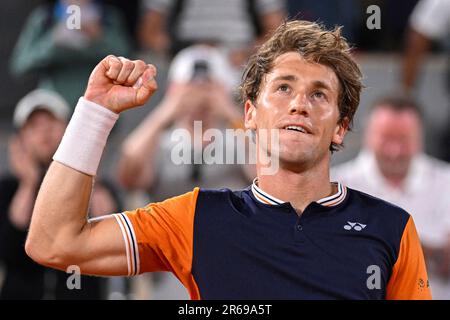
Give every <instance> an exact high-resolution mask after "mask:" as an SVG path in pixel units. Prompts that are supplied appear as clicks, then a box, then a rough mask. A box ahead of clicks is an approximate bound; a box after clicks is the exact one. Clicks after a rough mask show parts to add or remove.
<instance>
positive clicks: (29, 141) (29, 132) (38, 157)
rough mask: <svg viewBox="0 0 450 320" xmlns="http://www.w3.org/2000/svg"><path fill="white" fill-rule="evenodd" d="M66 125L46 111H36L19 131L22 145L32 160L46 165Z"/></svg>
mask: <svg viewBox="0 0 450 320" xmlns="http://www.w3.org/2000/svg"><path fill="white" fill-rule="evenodd" d="M65 128H66V123H65V122H64V121H63V120H60V119H58V118H56V117H55V116H54V115H53V114H51V113H50V112H48V111H46V110H36V111H34V112H33V113H32V114H31V115H30V116H29V117H28V119H27V121H26V122H25V124H24V125H23V127H22V128H21V129H20V132H19V136H20V138H21V141H22V143H23V144H24V146H25V147H26V148H27V150H29V151H30V153H31V155H32V156H33V158H34V160H35V161H36V162H38V163H40V164H41V165H48V164H49V163H50V161H51V159H52V156H53V154H54V153H55V151H56V149H57V147H58V145H59V142H60V141H61V138H62V136H63V134H64V130H65Z"/></svg>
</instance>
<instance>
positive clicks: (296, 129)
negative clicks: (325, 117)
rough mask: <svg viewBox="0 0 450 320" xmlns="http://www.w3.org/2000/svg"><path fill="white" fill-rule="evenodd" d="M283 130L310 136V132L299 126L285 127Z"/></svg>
mask: <svg viewBox="0 0 450 320" xmlns="http://www.w3.org/2000/svg"><path fill="white" fill-rule="evenodd" d="M283 129H284V130H289V131H295V132H299V133H304V134H311V131H310V130H308V129H307V128H305V127H303V126H299V125H287V126H285V127H283Z"/></svg>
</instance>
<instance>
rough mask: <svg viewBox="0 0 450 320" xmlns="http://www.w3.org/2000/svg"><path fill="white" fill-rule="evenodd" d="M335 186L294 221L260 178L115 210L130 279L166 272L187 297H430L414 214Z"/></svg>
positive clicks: (291, 211) (293, 213)
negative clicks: (234, 187)
mask: <svg viewBox="0 0 450 320" xmlns="http://www.w3.org/2000/svg"><path fill="white" fill-rule="evenodd" d="M337 190H338V191H337V193H336V194H334V195H332V196H329V197H326V198H323V199H321V200H318V201H315V202H312V203H310V204H309V205H308V206H307V207H306V208H305V210H304V212H303V213H302V214H301V215H298V214H297V212H296V211H295V210H294V208H293V207H292V206H291V204H290V203H288V202H283V201H281V200H279V199H277V198H275V197H273V196H271V195H269V194H267V193H266V192H264V191H263V190H261V189H260V188H259V187H258V186H257V181H255V182H254V183H253V185H252V186H250V187H248V188H246V189H244V190H239V191H231V190H229V189H221V190H205V189H199V188H195V189H194V190H193V191H191V192H188V193H186V194H183V195H180V196H177V197H173V198H170V199H168V200H165V201H163V202H159V203H152V204H149V205H147V206H146V207H144V208H140V209H137V210H134V211H127V212H123V213H119V214H115V217H116V219H117V222H118V223H119V225H120V228H121V230H122V234H123V238H124V240H125V245H126V255H127V260H128V273H129V275H130V276H131V275H137V274H140V273H144V272H151V271H170V272H173V273H174V274H175V276H176V277H177V278H178V279H179V280H180V281H181V282H182V283H183V285H184V286H185V287H186V289H187V290H188V291H189V293H190V296H191V298H192V299H431V292H430V288H429V284H428V277H427V272H426V268H425V262H424V257H423V253H422V249H421V246H420V243H419V238H418V235H417V232H416V228H415V226H414V222H413V219H412V217H411V216H410V215H409V214H408V213H407V212H405V211H404V210H402V209H401V208H399V207H397V206H395V205H393V204H390V203H388V202H385V201H382V200H380V199H377V198H375V197H372V196H370V195H367V194H365V193H362V192H359V191H356V190H352V189H350V188H347V187H345V186H343V185H341V184H340V183H337Z"/></svg>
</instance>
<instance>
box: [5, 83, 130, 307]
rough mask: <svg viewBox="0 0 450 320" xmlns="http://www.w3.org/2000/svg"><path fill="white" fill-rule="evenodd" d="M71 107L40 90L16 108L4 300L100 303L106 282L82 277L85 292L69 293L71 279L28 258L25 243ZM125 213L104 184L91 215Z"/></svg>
mask: <svg viewBox="0 0 450 320" xmlns="http://www.w3.org/2000/svg"><path fill="white" fill-rule="evenodd" d="M69 115H70V108H69V107H68V105H67V103H66V102H65V101H64V100H63V99H62V97H60V96H59V95H58V94H56V93H54V92H51V91H48V90H45V89H37V90H35V91H32V92H30V93H29V94H28V95H26V96H25V97H24V98H22V100H21V101H19V103H18V104H17V107H16V110H15V112H14V117H13V122H14V126H15V127H16V128H17V133H16V134H15V135H14V136H13V137H12V138H11V140H10V144H9V159H10V169H11V174H10V175H7V176H3V177H1V178H0V260H1V261H2V262H3V264H4V267H5V269H6V270H5V278H4V281H3V285H2V287H1V291H0V299H43V298H53V299H100V298H102V297H104V296H105V293H106V292H104V291H103V290H104V287H105V281H106V280H105V279H103V278H93V277H86V276H83V277H82V278H81V285H82V288H81V290H69V289H67V285H66V281H67V278H68V274H67V273H65V272H61V271H54V270H52V269H46V268H43V267H42V266H40V265H38V264H36V263H35V262H33V261H32V260H31V259H30V258H29V257H28V256H27V255H26V253H25V250H24V243H25V239H26V235H27V229H28V226H29V223H30V219H31V213H32V210H33V206H34V202H35V199H36V196H37V191H38V188H39V185H40V184H41V181H42V179H43V177H44V174H45V171H46V169H47V167H48V165H49V164H50V162H51V159H52V156H53V154H54V152H55V150H56V148H57V147H58V144H59V141H60V140H61V138H62V135H63V133H64V130H65V127H66V123H67V120H68V118H69ZM118 210H121V208H120V203H119V201H118V200H117V197H116V196H115V194H114V191H113V189H112V188H111V187H110V186H109V185H108V184H107V183H105V182H97V185H96V187H95V188H94V191H93V194H92V199H91V206H90V210H89V212H90V214H91V215H93V216H96V215H102V214H105V213H110V212H117V211H118Z"/></svg>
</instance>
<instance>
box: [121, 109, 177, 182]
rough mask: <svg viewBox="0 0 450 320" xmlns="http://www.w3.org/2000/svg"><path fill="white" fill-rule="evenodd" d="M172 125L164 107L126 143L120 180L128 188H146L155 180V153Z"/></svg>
mask: <svg viewBox="0 0 450 320" xmlns="http://www.w3.org/2000/svg"><path fill="white" fill-rule="evenodd" d="M168 125H170V119H168V117H167V115H165V114H164V106H160V107H158V108H157V109H156V110H155V111H154V112H153V113H152V114H150V115H149V116H148V117H147V118H146V119H145V120H144V121H143V122H142V123H141V124H140V125H139V126H138V127H137V128H136V129H135V130H134V131H133V132H132V133H131V134H130V136H129V137H128V138H127V139H126V140H125V141H124V143H123V145H122V151H121V159H120V161H119V168H118V172H119V180H120V181H121V183H122V184H123V185H124V186H125V187H127V188H145V187H149V185H151V183H152V181H153V179H154V160H155V154H156V153H155V151H156V150H157V148H158V146H159V141H160V137H161V133H162V132H163V131H164V129H165V128H166V127H167V126H168Z"/></svg>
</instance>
